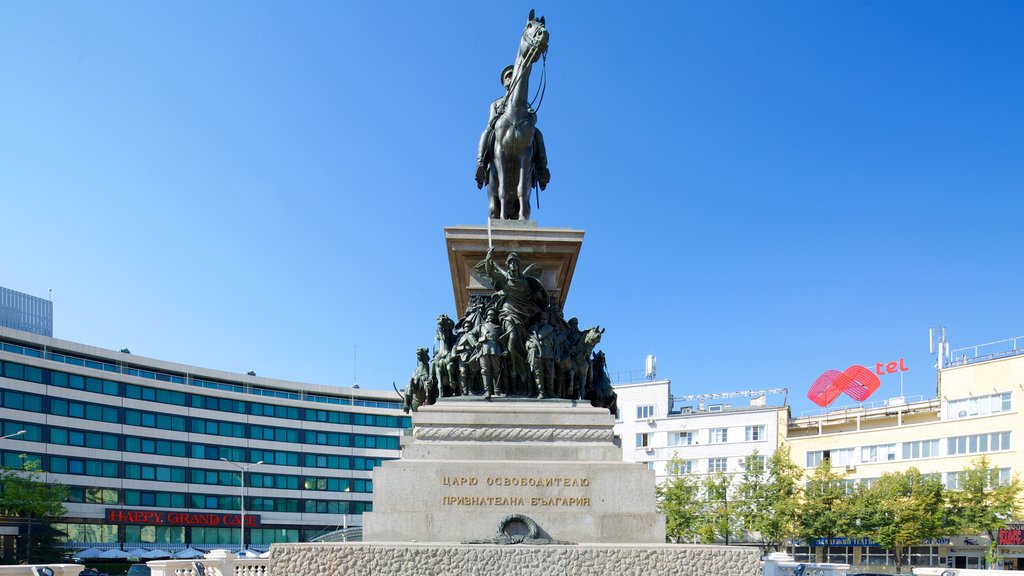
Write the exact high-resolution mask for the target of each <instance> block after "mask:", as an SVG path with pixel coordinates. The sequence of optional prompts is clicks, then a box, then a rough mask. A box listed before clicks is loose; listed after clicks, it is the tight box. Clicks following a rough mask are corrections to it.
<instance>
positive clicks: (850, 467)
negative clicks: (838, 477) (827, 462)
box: [846, 464, 857, 472]
mask: <svg viewBox="0 0 1024 576" xmlns="http://www.w3.org/2000/svg"><path fill="white" fill-rule="evenodd" d="M846 471H847V472H856V471H857V467H856V466H854V465H853V464H847V465H846Z"/></svg>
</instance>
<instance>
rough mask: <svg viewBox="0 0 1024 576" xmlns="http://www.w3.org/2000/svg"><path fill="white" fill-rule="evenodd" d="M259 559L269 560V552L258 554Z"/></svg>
mask: <svg viewBox="0 0 1024 576" xmlns="http://www.w3.org/2000/svg"><path fill="white" fill-rule="evenodd" d="M260 558H270V550H267V551H266V552H264V553H263V554H260Z"/></svg>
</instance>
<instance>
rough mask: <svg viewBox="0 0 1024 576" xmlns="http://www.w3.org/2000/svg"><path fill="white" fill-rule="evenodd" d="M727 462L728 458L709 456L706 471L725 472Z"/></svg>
mask: <svg viewBox="0 0 1024 576" xmlns="http://www.w3.org/2000/svg"><path fill="white" fill-rule="evenodd" d="M728 462H729V460H728V458H709V459H708V472H712V473H713V472H726V471H727V468H728Z"/></svg>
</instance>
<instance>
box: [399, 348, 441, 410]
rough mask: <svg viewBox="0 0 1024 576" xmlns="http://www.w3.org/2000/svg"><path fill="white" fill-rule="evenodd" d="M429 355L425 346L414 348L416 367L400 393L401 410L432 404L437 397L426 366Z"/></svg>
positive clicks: (416, 408)
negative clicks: (402, 392) (403, 391)
mask: <svg viewBox="0 0 1024 576" xmlns="http://www.w3.org/2000/svg"><path fill="white" fill-rule="evenodd" d="M428 360H429V357H428V356H427V349H426V348H417V349H416V369H415V370H413V372H412V376H410V377H409V385H408V386H406V388H405V393H404V394H402V395H401V396H402V397H403V398H402V411H403V412H405V413H406V414H408V413H409V411H410V410H412V411H413V412H415V411H417V410H418V409H419V407H420V406H422V405H424V404H433V403H434V400H436V399H437V396H436V392H434V391H433V390H431V388H432V385H431V381H430V369H429V368H428V367H427V362H428Z"/></svg>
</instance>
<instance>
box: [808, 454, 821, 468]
mask: <svg viewBox="0 0 1024 576" xmlns="http://www.w3.org/2000/svg"><path fill="white" fill-rule="evenodd" d="M821 459H822V452H821V450H816V451H814V452H808V453H807V467H808V468H817V467H818V465H820V464H821Z"/></svg>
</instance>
